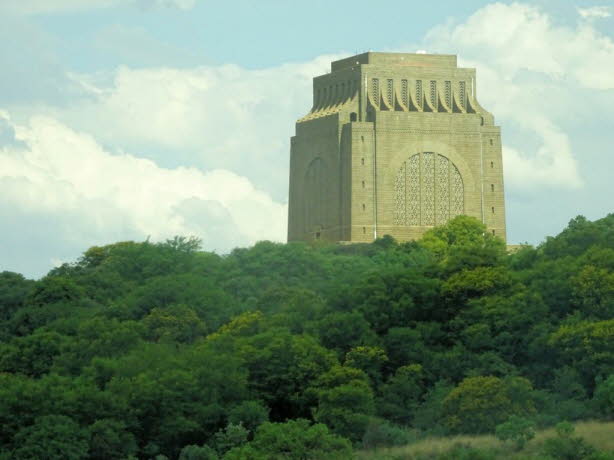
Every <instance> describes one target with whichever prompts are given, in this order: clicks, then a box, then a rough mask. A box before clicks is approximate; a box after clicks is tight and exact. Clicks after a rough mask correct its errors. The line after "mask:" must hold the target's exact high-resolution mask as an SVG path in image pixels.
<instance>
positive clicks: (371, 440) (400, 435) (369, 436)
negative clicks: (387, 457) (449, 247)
mask: <svg viewBox="0 0 614 460" xmlns="http://www.w3.org/2000/svg"><path fill="white" fill-rule="evenodd" d="M416 438H417V437H416V434H415V433H413V432H411V431H409V430H408V429H407V428H404V427H401V426H398V425H394V424H392V423H390V422H388V421H387V420H384V419H380V418H372V419H371V420H370V421H369V424H368V425H367V429H366V430H365V434H364V435H363V437H362V446H363V448H365V449H375V448H378V447H392V446H403V445H406V444H411V443H412V442H415V441H416Z"/></svg>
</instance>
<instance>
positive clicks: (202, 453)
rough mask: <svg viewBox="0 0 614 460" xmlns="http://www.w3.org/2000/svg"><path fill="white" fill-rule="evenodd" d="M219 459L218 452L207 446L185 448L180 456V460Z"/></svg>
mask: <svg viewBox="0 0 614 460" xmlns="http://www.w3.org/2000/svg"><path fill="white" fill-rule="evenodd" d="M219 458H220V457H218V455H217V452H216V451H215V450H214V449H212V448H211V447H209V446H207V445H205V446H195V445H190V446H185V447H184V448H183V449H181V453H180V454H179V460H218V459H219Z"/></svg>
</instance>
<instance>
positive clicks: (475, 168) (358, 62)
mask: <svg viewBox="0 0 614 460" xmlns="http://www.w3.org/2000/svg"><path fill="white" fill-rule="evenodd" d="M332 70H333V72H332V73H330V74H326V75H322V76H320V77H316V78H315V79H314V103H313V107H312V110H311V111H310V112H309V114H307V115H306V116H305V117H303V118H301V119H300V120H299V121H298V122H297V125H296V136H294V137H293V138H292V144H291V145H292V146H291V160H290V197H289V219H288V240H290V241H292V240H310V239H325V240H330V241H364V242H367V241H372V240H373V239H374V238H376V237H378V236H383V235H385V234H390V235H392V236H394V237H395V238H397V239H398V240H401V241H404V240H410V239H416V238H419V237H420V236H421V235H422V234H423V233H424V232H425V231H426V230H428V229H429V228H432V226H433V225H438V224H441V223H443V222H445V221H446V220H448V219H449V218H451V217H453V216H454V215H456V214H459V213H462V214H466V215H470V216H474V217H476V218H478V219H480V220H481V221H483V222H484V223H485V224H486V226H487V227H488V229H489V231H492V232H494V233H495V234H497V235H499V236H501V237H502V238H505V205H504V190H503V165H502V156H501V138H500V129H499V127H497V126H495V125H494V118H493V116H492V115H491V114H490V113H488V112H487V111H486V110H485V109H483V108H482V107H481V106H480V105H479V103H478V102H477V100H476V90H475V70H473V69H462V68H458V67H456V57H455V56H447V55H422V54H400V53H365V54H362V55H358V56H353V57H351V58H347V59H343V60H341V61H336V62H333V64H332Z"/></svg>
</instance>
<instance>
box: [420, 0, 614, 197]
mask: <svg viewBox="0 0 614 460" xmlns="http://www.w3.org/2000/svg"><path fill="white" fill-rule="evenodd" d="M426 41H427V42H428V43H429V44H431V45H434V46H435V47H436V48H437V49H439V50H440V51H446V52H450V51H452V52H455V53H458V54H459V57H460V62H461V64H463V65H467V66H470V67H476V68H477V71H478V77H477V80H478V86H479V88H480V90H479V94H478V98H479V99H480V100H481V102H482V103H483V105H484V106H485V107H487V108H488V109H489V110H491V111H492V112H493V113H494V114H495V115H496V116H497V117H498V119H499V121H500V122H502V124H503V125H504V126H505V125H506V124H507V125H514V126H516V127H518V128H519V129H520V133H523V132H524V133H525V134H526V135H527V137H529V136H537V137H538V138H539V139H540V143H541V145H538V146H537V147H534V148H531V149H529V148H528V145H527V144H525V145H523V142H522V136H518V137H517V139H511V138H509V137H505V130H504V143H505V146H504V160H505V163H506V180H507V182H508V184H509V185H511V186H512V187H513V188H514V187H515V188H518V189H520V188H526V187H535V186H542V185H547V186H552V187H562V188H568V187H571V188H573V187H579V186H581V185H582V179H581V177H580V174H579V171H578V166H577V158H576V157H577V155H576V154H575V153H574V152H573V151H572V147H571V142H570V139H569V136H568V134H567V133H566V130H565V129H564V128H563V125H565V124H566V123H569V122H570V121H571V120H573V119H574V117H575V116H577V114H578V112H579V111H581V110H582V109H581V107H580V106H581V104H579V102H580V101H581V100H590V98H591V97H594V94H595V93H599V92H603V91H611V90H612V89H614V43H613V42H612V40H611V39H610V38H609V37H607V36H604V35H602V34H600V33H599V32H598V31H596V30H595V29H594V28H592V27H591V26H590V25H588V24H581V25H578V26H577V28H570V27H566V26H562V25H556V24H554V23H553V21H552V20H551V17H550V16H549V15H548V14H547V13H545V12H544V11H542V10H540V9H539V8H537V7H534V6H530V5H525V4H518V3H514V4H511V5H504V4H501V3H497V4H492V5H488V6H486V7H484V8H482V9H480V10H478V11H477V12H476V13H474V14H473V15H472V16H471V17H470V18H469V19H468V20H467V21H466V22H464V23H462V24H446V25H443V26H439V27H436V28H434V29H433V30H431V31H430V33H429V34H428V35H427V38H426ZM562 44H564V46H563V45H562ZM580 94H582V95H584V96H585V97H584V98H583V99H580V98H579V97H578V96H579V95H580Z"/></svg>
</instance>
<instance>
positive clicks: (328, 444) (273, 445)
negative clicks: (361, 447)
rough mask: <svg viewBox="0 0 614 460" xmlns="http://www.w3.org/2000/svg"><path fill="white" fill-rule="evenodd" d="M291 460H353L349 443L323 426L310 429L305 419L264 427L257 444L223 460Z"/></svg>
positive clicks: (248, 445)
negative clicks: (283, 459) (278, 459)
mask: <svg viewBox="0 0 614 460" xmlns="http://www.w3.org/2000/svg"><path fill="white" fill-rule="evenodd" d="M247 458H249V459H252V460H260V459H277V458H280V459H282V458H288V459H290V458H292V459H302V460H310V459H313V460H315V459H317V460H328V459H349V458H352V448H351V444H350V442H349V441H348V440H347V439H344V438H342V437H340V436H337V435H334V434H332V433H331V432H330V431H329V430H328V428H327V427H326V425H323V424H321V423H318V424H315V425H311V426H310V425H309V422H308V421H307V420H304V419H296V420H290V421H288V422H286V423H270V422H266V423H263V424H262V425H260V426H259V427H258V429H257V430H256V435H255V436H254V440H253V441H251V442H249V443H247V444H246V445H244V446H242V447H237V448H234V449H232V450H230V451H229V452H228V453H227V454H226V455H225V456H224V460H243V459H247Z"/></svg>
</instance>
